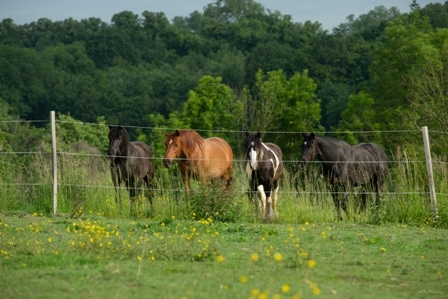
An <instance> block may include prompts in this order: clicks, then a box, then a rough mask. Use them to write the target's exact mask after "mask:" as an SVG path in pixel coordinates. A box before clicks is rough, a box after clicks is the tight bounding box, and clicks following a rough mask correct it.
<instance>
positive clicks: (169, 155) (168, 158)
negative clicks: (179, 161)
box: [163, 130, 182, 168]
mask: <svg viewBox="0 0 448 299" xmlns="http://www.w3.org/2000/svg"><path fill="white" fill-rule="evenodd" d="M165 136H166V138H165V148H166V151H165V157H164V158H163V165H164V166H165V167H167V168H169V167H170V166H171V164H173V161H174V160H175V159H176V158H177V157H179V156H180V155H181V153H182V144H181V140H180V132H179V130H176V131H175V132H174V133H171V134H166V135H165Z"/></svg>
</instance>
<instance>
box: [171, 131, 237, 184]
mask: <svg viewBox="0 0 448 299" xmlns="http://www.w3.org/2000/svg"><path fill="white" fill-rule="evenodd" d="M165 147H166V152H165V158H164V159H163V165H165V167H170V166H171V164H172V163H173V162H174V160H176V159H177V161H178V163H179V168H180V173H181V176H182V181H183V182H184V185H185V188H186V190H187V191H189V190H190V178H194V179H198V180H199V181H200V182H201V183H202V184H205V183H206V181H207V179H214V178H223V179H224V180H225V182H226V187H228V186H229V185H230V182H231V180H232V176H231V175H232V163H233V152H232V149H231V147H230V145H229V144H228V143H227V142H226V141H225V140H224V139H222V138H219V137H211V138H207V139H203V138H202V137H201V136H200V135H199V134H198V133H197V132H195V131H191V130H176V131H175V132H173V133H171V134H167V135H166V139H165Z"/></svg>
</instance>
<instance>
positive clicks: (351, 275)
mask: <svg viewBox="0 0 448 299" xmlns="http://www.w3.org/2000/svg"><path fill="white" fill-rule="evenodd" d="M0 219H1V222H0V265H1V270H2V271H1V272H2V275H1V276H0V289H1V294H2V295H1V297H2V298H124V297H126V298H314V297H320V298H446V296H447V294H448V277H447V275H448V256H447V252H448V234H447V231H446V230H444V229H436V228H431V227H412V226H407V225H403V224H401V225H368V224H362V223H358V224H357V223H350V222H338V223H318V224H317V223H316V224H315V223H308V222H305V223H304V224H301V225H284V224H263V223H224V222H215V221H213V220H211V219H202V220H184V219H183V220H178V219H176V218H175V217H172V218H170V219H166V220H165V221H153V220H149V219H140V220H127V219H113V220H112V219H107V218H103V217H98V216H92V217H83V218H79V219H69V218H67V217H62V216H58V217H45V216H42V215H38V214H36V213H35V214H34V215H33V214H21V215H12V214H10V215H5V214H0Z"/></svg>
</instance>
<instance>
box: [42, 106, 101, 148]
mask: <svg viewBox="0 0 448 299" xmlns="http://www.w3.org/2000/svg"><path fill="white" fill-rule="evenodd" d="M47 129H48V131H47V132H48V133H47V134H46V136H45V137H44V141H45V142H46V146H47V147H48V148H47V150H49V147H51V139H50V138H51V136H50V133H49V132H50V125H48V128H47ZM108 133H109V128H108V126H107V125H106V121H105V119H104V117H98V119H97V122H96V124H94V125H92V124H91V125H87V124H84V123H83V122H82V121H80V120H76V119H74V118H73V117H71V116H70V115H64V114H62V113H59V114H58V115H57V119H56V138H57V146H58V150H60V151H67V150H69V149H73V146H74V145H75V144H78V143H80V142H82V143H85V144H86V147H85V148H84V151H87V152H90V153H92V151H94V150H93V149H92V150H89V147H91V148H92V147H93V148H95V149H97V151H100V152H101V153H106V152H107V149H108V147H109V138H108ZM81 150H82V148H81Z"/></svg>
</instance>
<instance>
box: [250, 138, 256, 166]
mask: <svg viewBox="0 0 448 299" xmlns="http://www.w3.org/2000/svg"><path fill="white" fill-rule="evenodd" d="M250 144H251V145H252V147H251V148H250V152H249V158H250V167H252V169H253V170H255V169H256V168H257V152H256V151H254V142H251V143H250Z"/></svg>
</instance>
